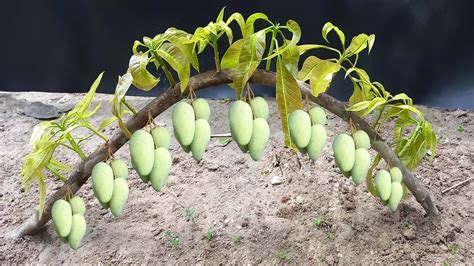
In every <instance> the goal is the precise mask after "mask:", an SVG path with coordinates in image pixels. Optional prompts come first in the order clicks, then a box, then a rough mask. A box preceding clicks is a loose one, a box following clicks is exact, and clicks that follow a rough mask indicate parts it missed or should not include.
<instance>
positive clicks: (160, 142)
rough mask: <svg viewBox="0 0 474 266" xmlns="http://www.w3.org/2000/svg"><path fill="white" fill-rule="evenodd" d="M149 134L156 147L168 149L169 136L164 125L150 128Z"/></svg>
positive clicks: (169, 143)
mask: <svg viewBox="0 0 474 266" xmlns="http://www.w3.org/2000/svg"><path fill="white" fill-rule="evenodd" d="M151 136H152V137H153V142H154V143H155V149H156V148H160V147H162V148H165V149H169V148H170V145H171V136H170V133H169V132H168V129H166V127H155V128H154V129H152V130H151Z"/></svg>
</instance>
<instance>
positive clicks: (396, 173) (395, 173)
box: [390, 166, 403, 183]
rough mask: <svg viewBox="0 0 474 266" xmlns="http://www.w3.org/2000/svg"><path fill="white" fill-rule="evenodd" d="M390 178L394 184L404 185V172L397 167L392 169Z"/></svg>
mask: <svg viewBox="0 0 474 266" xmlns="http://www.w3.org/2000/svg"><path fill="white" fill-rule="evenodd" d="M390 177H391V178H392V182H398V183H402V181H403V174H402V171H401V170H400V168H398V167H396V166H395V167H392V169H390Z"/></svg>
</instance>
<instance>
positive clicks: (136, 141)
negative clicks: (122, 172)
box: [129, 129, 155, 176]
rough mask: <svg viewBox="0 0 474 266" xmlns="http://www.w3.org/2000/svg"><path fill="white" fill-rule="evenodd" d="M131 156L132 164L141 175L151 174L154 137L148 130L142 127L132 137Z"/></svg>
mask: <svg viewBox="0 0 474 266" xmlns="http://www.w3.org/2000/svg"><path fill="white" fill-rule="evenodd" d="M129 146H130V157H131V159H132V166H133V169H135V171H137V173H138V174H139V175H143V176H146V175H149V174H150V172H151V169H152V168H153V151H154V150H155V149H154V147H155V144H154V143H153V137H152V136H151V134H150V133H148V132H147V131H146V130H143V129H140V130H137V131H135V133H133V135H132V138H130V144H129Z"/></svg>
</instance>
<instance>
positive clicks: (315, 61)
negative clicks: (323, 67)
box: [298, 56, 323, 82]
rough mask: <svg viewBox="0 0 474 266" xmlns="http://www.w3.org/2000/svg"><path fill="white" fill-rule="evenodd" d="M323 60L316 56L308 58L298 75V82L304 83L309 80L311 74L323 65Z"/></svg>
mask: <svg viewBox="0 0 474 266" xmlns="http://www.w3.org/2000/svg"><path fill="white" fill-rule="evenodd" d="M321 61H323V60H321V59H319V58H317V57H316V56H308V57H307V58H306V60H305V61H304V63H303V66H302V67H301V70H300V71H299V73H298V80H301V81H303V82H305V81H307V80H309V79H310V78H311V73H312V72H313V70H314V69H315V68H317V67H318V65H319V63H321Z"/></svg>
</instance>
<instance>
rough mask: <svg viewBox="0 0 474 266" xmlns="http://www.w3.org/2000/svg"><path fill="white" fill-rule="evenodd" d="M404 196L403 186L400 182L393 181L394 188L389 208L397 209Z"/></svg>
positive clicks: (389, 199)
mask: <svg viewBox="0 0 474 266" xmlns="http://www.w3.org/2000/svg"><path fill="white" fill-rule="evenodd" d="M402 197H403V187H402V185H401V184H400V183H399V182H392V188H391V192H390V197H389V198H388V208H390V210H392V211H396V210H397V207H398V204H399V203H400V201H401V200H402Z"/></svg>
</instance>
